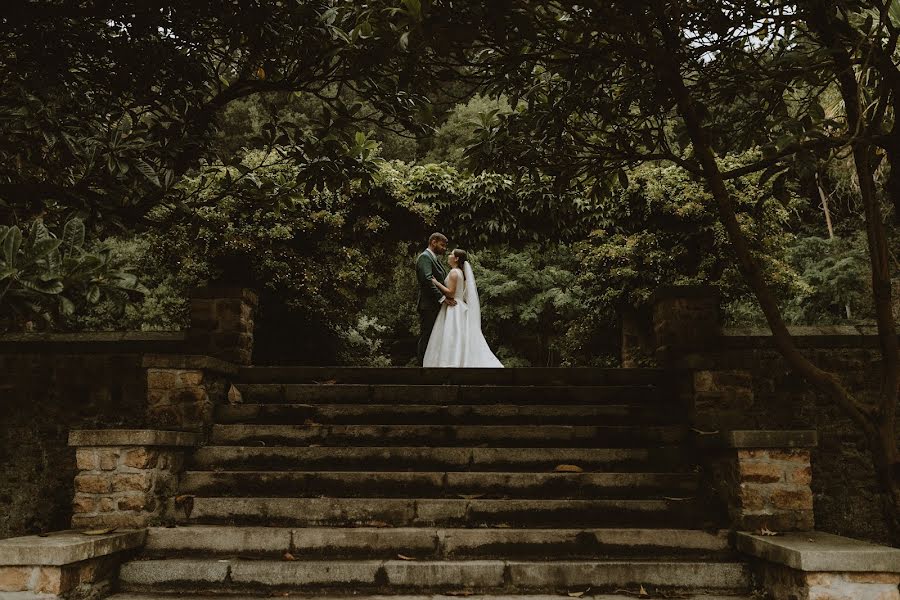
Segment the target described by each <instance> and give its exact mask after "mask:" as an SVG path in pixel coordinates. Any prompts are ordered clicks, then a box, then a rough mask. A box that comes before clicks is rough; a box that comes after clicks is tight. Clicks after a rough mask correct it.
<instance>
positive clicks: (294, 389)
mask: <svg viewBox="0 0 900 600" xmlns="http://www.w3.org/2000/svg"><path fill="white" fill-rule="evenodd" d="M237 388H238V390H240V392H241V398H242V400H243V402H244V403H258V404H272V403H286V404H311V403H329V402H331V403H339V404H352V403H364V404H446V405H451V404H629V403H637V404H659V403H666V404H674V401H673V400H672V399H671V398H670V396H669V395H667V394H665V393H663V392H661V390H660V389H658V388H656V387H654V386H651V385H627V386H615V385H612V386H597V385H589V386H569V385H563V386H556V385H546V386H506V385H390V384H388V385H368V384H334V385H319V384H304V383H286V384H282V383H271V382H267V383H239V384H237Z"/></svg>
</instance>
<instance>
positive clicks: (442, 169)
mask: <svg viewBox="0 0 900 600" xmlns="http://www.w3.org/2000/svg"><path fill="white" fill-rule="evenodd" d="M374 180H375V183H374V185H373V188H372V192H371V193H372V195H373V196H376V197H381V196H387V197H391V198H394V199H395V200H393V201H395V202H398V203H400V204H403V205H417V206H423V207H425V212H423V216H425V217H426V218H428V220H429V221H430V222H431V223H433V224H435V225H437V226H438V228H439V229H442V230H444V231H446V232H447V233H448V235H450V237H451V238H453V239H451V244H453V243H463V241H464V243H465V244H466V245H468V246H469V247H476V246H484V245H489V244H497V243H511V244H515V245H517V246H522V245H524V244H528V243H533V242H538V241H541V240H553V241H561V242H566V241H572V240H577V239H582V238H583V237H584V235H585V234H586V233H587V232H588V231H590V225H591V222H592V220H593V219H594V215H593V213H592V202H590V201H588V200H587V199H586V198H585V197H584V195H583V194H582V193H580V192H579V190H573V191H565V192H559V191H555V190H553V188H552V187H551V185H550V183H549V182H547V181H531V180H525V179H522V180H517V179H515V178H514V177H511V176H509V175H504V174H500V173H489V172H483V173H480V174H477V175H473V174H470V173H460V172H459V171H458V170H457V169H456V168H454V167H452V166H448V165H444V164H425V165H407V164H405V163H401V162H392V163H388V164H386V165H383V166H382V168H381V170H380V172H379V173H378V174H377V175H376V176H375V178H374ZM422 233H423V234H425V232H424V231H423V232H422ZM425 235H427V234H425ZM455 240H457V241H458V242H457V241H455Z"/></svg>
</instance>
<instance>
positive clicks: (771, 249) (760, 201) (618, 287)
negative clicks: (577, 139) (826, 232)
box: [578, 153, 795, 323]
mask: <svg viewBox="0 0 900 600" xmlns="http://www.w3.org/2000/svg"><path fill="white" fill-rule="evenodd" d="M753 158H754V153H749V155H747V156H744V157H741V159H734V158H729V159H726V160H725V161H724V162H725V164H726V165H728V166H735V165H739V164H740V163H741V162H742V161H747V160H752V159H753ZM729 188H730V192H731V194H732V196H733V197H734V199H735V203H736V205H737V210H738V215H739V219H740V221H741V223H742V226H743V228H744V230H745V231H746V233H747V236H748V238H749V239H750V241H751V243H752V245H753V249H754V251H755V252H756V253H757V255H758V256H759V257H760V258H761V259H762V260H763V262H764V264H765V266H766V270H767V273H768V275H769V277H770V278H771V280H772V281H773V282H775V284H776V286H777V287H779V288H781V289H786V288H787V287H789V286H790V285H791V282H792V281H793V280H794V279H795V275H794V274H793V273H792V271H791V269H790V267H789V265H786V264H785V263H784V262H783V261H781V260H779V257H780V256H782V252H783V248H784V245H785V244H786V243H787V241H788V240H789V239H790V234H789V232H788V231H787V226H788V225H789V218H790V214H791V213H790V212H789V210H788V209H786V208H785V207H784V206H782V205H781V204H779V203H778V202H775V201H774V200H773V199H772V198H771V196H770V194H769V192H768V190H767V189H766V187H765V186H764V185H762V184H760V181H759V176H749V177H746V178H741V179H737V180H734V181H732V182H730V183H729ZM578 247H579V251H580V256H581V261H582V265H583V267H582V270H581V273H580V277H579V282H580V284H581V285H582V286H583V287H584V288H585V289H588V290H591V292H592V293H591V296H590V301H589V305H590V306H591V308H592V309H593V310H594V311H595V314H596V315H597V318H599V319H605V320H606V322H608V323H612V322H614V321H615V318H616V314H617V310H618V309H619V307H623V306H630V307H642V306H645V305H646V303H647V301H648V299H649V298H650V296H651V294H652V293H653V291H654V290H655V289H656V288H657V287H659V286H661V285H689V284H695V283H717V284H719V286H720V287H721V288H722V291H723V293H724V295H725V297H726V298H731V297H734V296H739V295H743V294H745V293H746V291H745V288H744V286H743V284H742V281H741V279H740V276H739V275H738V274H737V273H736V271H735V268H734V263H733V257H732V254H731V250H730V247H729V244H728V239H727V236H726V235H725V232H724V230H723V228H722V225H721V224H720V223H719V220H718V218H717V215H716V209H715V205H714V202H713V199H712V197H711V196H710V194H709V192H708V191H707V190H706V188H705V186H704V184H703V183H701V182H698V181H696V180H694V179H693V178H692V177H691V176H690V175H689V174H688V173H686V172H685V171H684V170H682V169H679V168H678V167H657V166H646V167H642V168H639V169H637V170H635V171H633V172H632V173H631V175H630V177H629V185H628V187H626V188H623V189H621V190H620V191H619V193H618V194H617V195H616V196H614V197H613V198H612V199H610V200H609V201H608V202H607V203H605V205H604V207H603V209H602V212H601V221H600V224H599V226H598V228H597V229H596V230H595V231H594V232H593V233H592V234H591V236H590V238H589V239H588V240H587V241H586V242H584V243H582V244H580V245H579V246H578Z"/></svg>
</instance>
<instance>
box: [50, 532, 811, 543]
mask: <svg viewBox="0 0 900 600" xmlns="http://www.w3.org/2000/svg"><path fill="white" fill-rule="evenodd" d="M37 536H38V537H50V534H49V533H39V534H37ZM809 541H812V540H809Z"/></svg>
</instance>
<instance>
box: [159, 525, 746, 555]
mask: <svg viewBox="0 0 900 600" xmlns="http://www.w3.org/2000/svg"><path fill="white" fill-rule="evenodd" d="M285 552H290V553H291V554H292V555H293V556H295V557H296V558H322V557H328V558H383V559H391V558H396V557H397V555H398V554H402V555H405V556H409V557H415V558H417V559H430V558H434V559H437V558H452V559H458V558H485V557H504V558H520V559H522V558H529V559H540V558H547V559H549V558H557V559H559V558H570V559H571V558H610V557H623V556H628V557H633V558H647V557H651V556H652V557H654V558H655V559H660V558H666V557H669V558H671V557H676V556H686V555H691V556H694V557H698V558H699V557H704V558H709V557H713V556H720V557H721V556H727V555H730V554H731V547H730V544H729V542H728V536H727V532H725V531H716V532H707V531H701V530H693V529H483V528H482V529H439V528H424V527H418V528H416V527H403V528H377V527H357V528H331V527H322V528H319V527H308V528H300V529H292V528H279V527H229V526H206V525H192V526H187V527H174V528H170V527H151V528H150V529H149V530H148V532H147V542H146V546H145V553H146V554H149V555H151V556H159V555H165V556H169V557H171V556H183V555H186V554H191V553H193V554H200V555H202V556H214V555H239V556H244V557H246V556H250V555H252V556H261V557H272V558H281V557H282V556H283V555H284V553H285Z"/></svg>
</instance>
